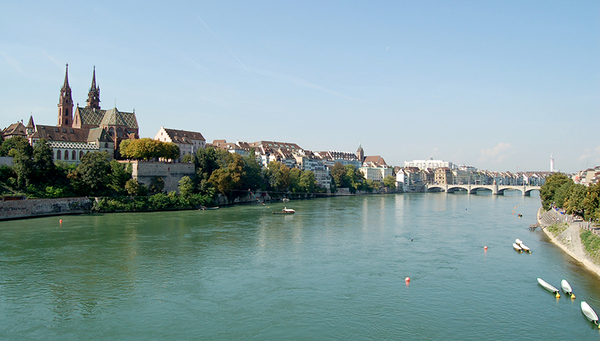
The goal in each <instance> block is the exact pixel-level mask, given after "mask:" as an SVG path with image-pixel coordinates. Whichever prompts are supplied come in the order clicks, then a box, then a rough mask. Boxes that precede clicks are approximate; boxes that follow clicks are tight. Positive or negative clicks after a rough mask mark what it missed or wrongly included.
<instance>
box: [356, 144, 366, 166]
mask: <svg viewBox="0 0 600 341" xmlns="http://www.w3.org/2000/svg"><path fill="white" fill-rule="evenodd" d="M356 157H357V158H358V160H359V161H360V162H361V163H362V162H363V161H364V160H365V151H364V150H363V149H362V146H361V145H360V143H359V144H358V149H357V150H356Z"/></svg>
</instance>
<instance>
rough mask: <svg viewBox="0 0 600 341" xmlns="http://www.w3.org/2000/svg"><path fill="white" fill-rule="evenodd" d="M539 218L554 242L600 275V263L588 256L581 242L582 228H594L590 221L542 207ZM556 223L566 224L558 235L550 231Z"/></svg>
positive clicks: (540, 223) (539, 221) (541, 225)
mask: <svg viewBox="0 0 600 341" xmlns="http://www.w3.org/2000/svg"><path fill="white" fill-rule="evenodd" d="M537 220H538V224H539V225H540V228H541V230H542V231H543V232H544V234H545V235H546V236H547V237H548V238H549V239H550V241H551V242H552V243H554V244H555V245H556V246H558V247H559V248H561V249H562V250H563V251H564V252H565V253H567V254H568V255H569V256H571V257H572V258H574V259H575V260H576V261H578V262H580V263H581V264H583V266H585V267H586V268H587V269H588V270H590V271H591V272H593V273H595V274H596V275H598V276H600V265H599V264H597V263H595V262H594V261H593V260H592V259H591V258H590V257H589V256H588V254H587V252H586V251H585V248H584V247H583V244H582V243H581V230H582V229H587V230H590V229H591V228H592V225H591V224H590V223H588V222H587V221H581V222H579V221H574V219H573V217H572V216H570V215H567V214H561V213H558V212H556V211H555V210H553V209H551V210H549V211H544V209H543V208H541V207H540V209H539V210H538V213H537ZM555 225H564V226H565V228H564V230H562V231H558V235H557V236H555V235H554V234H553V233H552V232H551V231H550V227H551V226H555Z"/></svg>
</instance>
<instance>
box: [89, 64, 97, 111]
mask: <svg viewBox="0 0 600 341" xmlns="http://www.w3.org/2000/svg"><path fill="white" fill-rule="evenodd" d="M86 108H91V109H97V110H100V86H96V67H95V66H94V74H93V76H92V86H91V87H90V91H89V92H88V99H87V106H86Z"/></svg>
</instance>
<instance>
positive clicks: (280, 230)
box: [0, 193, 600, 340]
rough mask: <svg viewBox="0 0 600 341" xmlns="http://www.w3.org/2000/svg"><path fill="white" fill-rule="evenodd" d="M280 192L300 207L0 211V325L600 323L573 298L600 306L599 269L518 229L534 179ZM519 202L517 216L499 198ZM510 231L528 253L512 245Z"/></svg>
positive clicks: (115, 329)
mask: <svg viewBox="0 0 600 341" xmlns="http://www.w3.org/2000/svg"><path fill="white" fill-rule="evenodd" d="M286 205H287V206H291V207H293V208H294V209H296V211H297V213H296V214H294V215H274V214H271V212H272V211H277V210H280V209H281V208H282V206H283V204H277V203H274V204H270V205H269V206H263V205H246V206H236V207H229V208H222V209H219V210H212V211H181V212H157V213H136V214H99V215H87V216H64V217H50V218H42V219H31V220H18V221H8V222H2V223H0V311H2V312H3V313H2V324H1V325H2V327H0V337H2V338H3V339H5V338H9V339H24V338H33V339H40V338H43V339H65V338H74V339H87V338H90V336H93V338H100V339H114V338H121V339H124V338H137V339H147V338H152V339H163V338H169V339H260V340H265V339H277V340H279V339H290V338H292V339H309V338H310V339H481V338H483V337H488V338H489V337H491V338H500V339H506V338H518V339H536V340H537V339H544V338H548V339H589V338H591V337H598V336H599V335H600V334H599V333H598V332H597V331H595V330H591V329H590V328H588V327H589V324H588V323H587V322H586V321H585V319H583V318H582V315H581V313H580V312H579V310H578V309H579V299H585V300H586V301H587V302H588V303H590V304H591V305H592V306H593V307H597V310H598V309H600V291H599V289H598V286H597V281H598V278H597V277H595V276H594V275H591V274H590V273H588V272H587V271H584V270H582V269H581V267H580V266H579V264H577V263H576V262H574V261H573V260H571V259H570V258H569V257H568V256H566V255H564V254H563V253H562V252H560V251H559V250H558V249H557V248H556V247H554V246H553V245H551V244H548V242H547V240H546V239H545V238H544V236H543V235H542V234H541V233H539V232H530V231H528V230H527V227H528V226H529V224H531V223H534V222H535V212H536V211H537V209H538V208H539V197H537V196H535V195H534V196H533V197H523V196H521V195H520V193H506V195H504V196H493V195H490V194H489V193H483V194H477V195H468V194H445V193H431V194H419V193H415V194H404V195H373V196H360V197H338V198H328V199H318V200H309V201H292V202H290V203H287V204H286ZM517 205H520V206H519V212H518V213H522V214H523V218H518V217H517V215H516V214H512V210H513V208H514V207H515V206H517ZM280 206H281V207H280ZM61 218H62V219H63V224H62V225H61V224H59V223H58V220H59V219H61ZM515 238H520V239H522V240H523V241H525V243H526V244H527V245H528V246H530V247H531V248H532V250H533V253H532V254H530V255H529V254H518V253H516V252H514V251H513V250H512V247H511V244H512V242H513V241H514V239H515ZM484 245H486V246H488V250H487V251H484V250H483V246H484ZM407 276H408V277H410V278H411V282H410V285H407V284H406V283H405V282H404V278H405V277H407ZM536 277H542V278H544V279H546V280H547V281H549V282H550V283H552V284H554V285H556V286H558V283H559V282H560V279H562V278H567V279H568V280H569V282H570V283H571V285H572V286H573V287H574V288H575V291H576V295H577V298H578V299H577V300H576V301H574V302H571V301H570V300H566V299H560V300H558V301H556V299H554V298H553V297H551V295H548V293H547V292H545V291H544V290H543V289H541V288H540V287H539V286H538V285H537V282H536ZM533 312H536V314H535V315H536V316H542V315H543V316H545V317H544V318H543V319H541V318H537V317H536V318H532V313H533ZM556 321H561V323H556ZM516 335H518V337H516Z"/></svg>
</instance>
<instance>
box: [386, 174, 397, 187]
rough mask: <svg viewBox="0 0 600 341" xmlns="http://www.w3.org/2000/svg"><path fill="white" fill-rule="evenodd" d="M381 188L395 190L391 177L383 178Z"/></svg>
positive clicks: (393, 179)
mask: <svg viewBox="0 0 600 341" xmlns="http://www.w3.org/2000/svg"><path fill="white" fill-rule="evenodd" d="M383 186H385V187H387V188H389V189H391V190H396V179H395V178H394V177H393V176H391V175H388V176H386V177H385V178H383Z"/></svg>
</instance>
